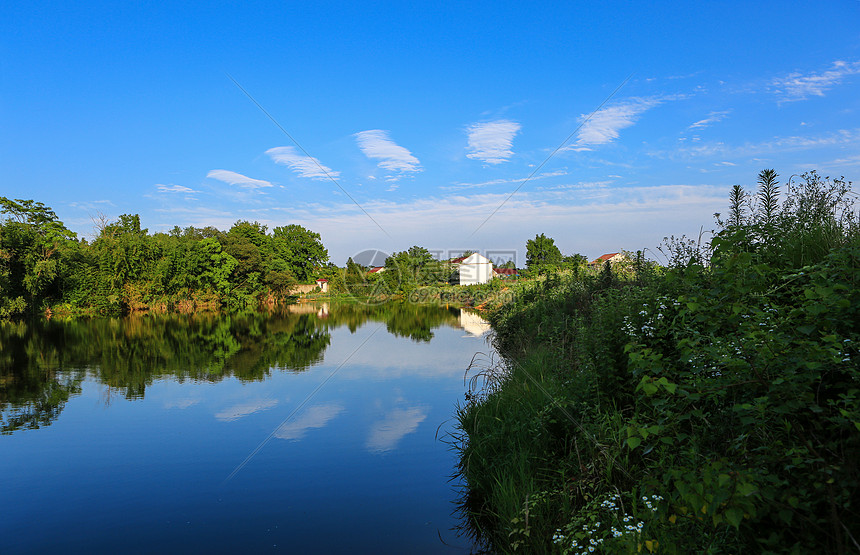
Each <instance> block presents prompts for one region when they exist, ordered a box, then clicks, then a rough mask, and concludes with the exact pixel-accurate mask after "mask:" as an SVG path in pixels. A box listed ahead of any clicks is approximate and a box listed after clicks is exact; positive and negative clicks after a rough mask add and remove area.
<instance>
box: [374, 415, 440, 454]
mask: <svg viewBox="0 0 860 555" xmlns="http://www.w3.org/2000/svg"><path fill="white" fill-rule="evenodd" d="M426 418H427V411H426V409H423V408H420V407H414V408H411V409H394V410H393V411H391V412H390V413H388V415H386V417H385V418H384V419H383V420H381V421H379V422H377V423H376V424H374V425H373V428H372V429H371V430H370V436H369V437H368V438H367V443H366V444H365V446H366V447H367V449H368V450H369V451H372V452H374V453H384V452H385V451H390V450H392V449H394V448H395V447H396V446H397V443H398V442H399V441H400V440H401V439H403V436H405V435H407V434H411V433H412V432H414V431H415V430H417V429H418V425H419V424H420V423H421V422H423V421H424V420H425V419H426Z"/></svg>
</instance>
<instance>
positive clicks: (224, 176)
mask: <svg viewBox="0 0 860 555" xmlns="http://www.w3.org/2000/svg"><path fill="white" fill-rule="evenodd" d="M206 177H208V178H210V179H216V180H218V181H222V182H224V183H227V184H228V185H236V186H238V187H242V188H243V189H261V188H265V187H271V186H272V184H271V183H269V182H268V181H264V180H262V179H254V178H252V177H248V176H246V175H242V174H241V173H236V172H231V171H230V170H212V171H210V172H209V173H207V174H206ZM183 188H186V187H183ZM189 191H190V189H189ZM185 192H187V191H185Z"/></svg>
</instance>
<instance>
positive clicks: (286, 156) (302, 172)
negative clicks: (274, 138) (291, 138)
mask: <svg viewBox="0 0 860 555" xmlns="http://www.w3.org/2000/svg"><path fill="white" fill-rule="evenodd" d="M266 154H268V155H269V158H271V159H272V161H273V162H275V163H276V164H281V165H283V166H287V167H288V168H290V169H291V170H293V171H294V172H295V173H296V175H298V176H299V177H305V178H308V179H316V180H325V179H328V178H332V179H336V178H338V177H340V172H336V171H334V170H333V169H331V168H329V167H326V166H323V165H322V164H321V163H320V161H319V160H317V159H316V158H314V157H312V156H305V155H303V154H299V153H298V152H296V149H295V148H293V147H291V146H277V147H275V148H270V149H269V150H267V151H266Z"/></svg>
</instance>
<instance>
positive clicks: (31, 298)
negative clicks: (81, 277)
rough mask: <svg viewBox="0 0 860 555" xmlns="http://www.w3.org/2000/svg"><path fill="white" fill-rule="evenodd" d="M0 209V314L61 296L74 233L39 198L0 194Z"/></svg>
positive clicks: (13, 311)
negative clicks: (21, 197)
mask: <svg viewBox="0 0 860 555" xmlns="http://www.w3.org/2000/svg"><path fill="white" fill-rule="evenodd" d="M0 212H2V213H3V214H5V215H6V220H5V221H3V222H2V223H0V295H2V298H0V316H4V315H5V316H10V315H12V314H15V313H22V312H24V311H25V310H27V309H28V308H30V309H35V308H38V306H39V305H40V304H41V303H42V302H44V301H46V300H48V299H55V300H56V299H58V298H59V297H61V296H62V293H63V285H64V281H63V276H64V274H65V273H68V269H69V268H68V266H69V264H70V263H71V261H72V260H73V259H74V257H73V253H74V251H75V250H76V248H77V241H76V236H75V234H74V233H73V232H71V231H69V230H68V229H67V228H66V226H65V225H63V222H61V221H60V220H59V219H58V218H57V215H56V214H55V213H54V211H53V210H51V209H50V208H48V207H47V206H45V205H44V204H42V203H41V202H35V201H32V200H21V199H16V200H10V199H8V198H6V197H0Z"/></svg>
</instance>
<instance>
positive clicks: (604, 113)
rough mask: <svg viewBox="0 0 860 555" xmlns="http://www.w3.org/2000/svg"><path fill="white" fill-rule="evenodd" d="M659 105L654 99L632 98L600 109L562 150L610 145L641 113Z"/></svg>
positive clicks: (581, 149)
mask: <svg viewBox="0 0 860 555" xmlns="http://www.w3.org/2000/svg"><path fill="white" fill-rule="evenodd" d="M660 103H661V101H660V100H658V99H656V98H634V99H631V100H629V101H627V102H623V103H620V104H614V105H612V106H607V107H606V108H601V109H600V110H598V111H597V112H595V113H594V115H592V116H591V118H590V119H588V121H586V122H585V123H584V124H583V125H582V129H580V130H579V132H578V133H577V135H576V140H575V141H574V142H573V144H572V145H571V146H569V147H567V148H565V149H564V150H573V151H585V150H593V148H592V147H594V146H597V145H603V144H607V143H611V142H612V141H614V140H615V139H617V138H618V136H619V132H620V131H621V130H622V129H625V128H627V127H630V126H632V125H633V124H635V123H636V122H637V121H638V120H639V116H641V115H642V113H643V112H645V111H647V110H650V109H651V108H653V107H655V106H657V105H659V104H660ZM587 117H588V115H587V114H583V115H582V116H580V118H581V119H582V120H585V119H586V118H587Z"/></svg>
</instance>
